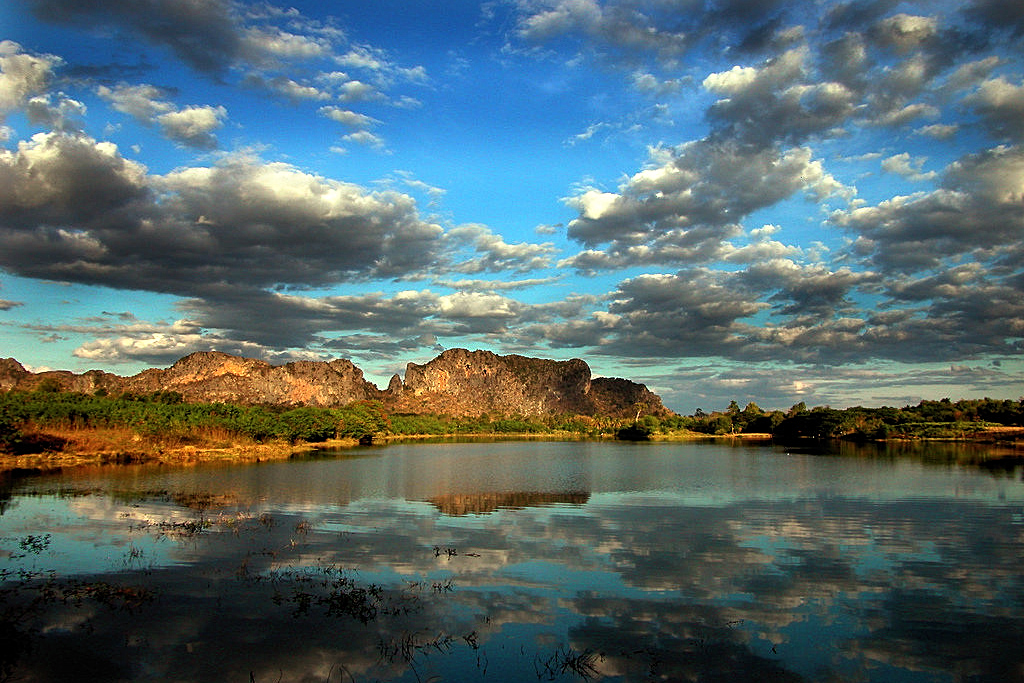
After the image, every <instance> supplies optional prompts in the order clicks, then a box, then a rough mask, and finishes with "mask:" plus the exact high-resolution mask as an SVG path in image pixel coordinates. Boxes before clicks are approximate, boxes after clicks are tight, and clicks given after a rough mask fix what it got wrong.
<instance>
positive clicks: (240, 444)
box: [0, 426, 355, 471]
mask: <svg viewBox="0 0 1024 683" xmlns="http://www.w3.org/2000/svg"><path fill="white" fill-rule="evenodd" d="M24 433H25V434H26V435H27V436H28V437H29V438H30V439H31V440H32V441H33V443H37V444H39V447H38V449H34V450H39V452H36V453H28V454H24V455H6V454H0V471H2V470H10V469H54V468H63V467H72V466H76V465H95V464H129V463H165V464H195V463H200V462H210V461H232V462H257V461H261V460H279V459H284V458H289V457H291V456H293V455H295V454H297V453H302V452H308V451H311V450H313V449H314V448H317V447H323V446H328V447H334V448H340V447H345V446H350V445H354V444H355V441H351V442H350V441H347V440H344V441H342V440H339V441H332V442H330V443H327V444H316V445H313V444H300V445H291V444H288V443H286V442H283V441H278V442H268V443H257V442H255V441H253V440H251V439H248V438H246V437H243V436H239V435H238V434H234V433H232V432H229V431H227V430H224V429H218V428H209V429H200V430H196V431H192V432H188V433H169V434H163V435H159V436H144V435H140V434H138V433H136V432H134V431H133V430H131V429H128V428H82V427H60V428H54V427H46V428H39V429H33V428H32V427H31V426H26V428H25V429H24Z"/></svg>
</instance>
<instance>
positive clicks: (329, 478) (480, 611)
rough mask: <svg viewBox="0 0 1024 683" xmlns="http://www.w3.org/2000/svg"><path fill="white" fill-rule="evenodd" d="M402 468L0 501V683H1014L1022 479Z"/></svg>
mask: <svg viewBox="0 0 1024 683" xmlns="http://www.w3.org/2000/svg"><path fill="white" fill-rule="evenodd" d="M952 455H955V453H952V451H948V450H934V449H933V450H931V451H929V452H926V453H925V454H924V456H925V457H922V454H920V453H918V454H909V455H904V454H893V453H884V452H882V453H880V452H876V451H870V452H868V451H850V452H847V453H844V454H843V455H841V456H837V455H820V454H811V453H795V452H786V451H785V450H784V449H780V448H774V447H727V446H718V445H701V444H664V443H652V444H625V443H589V442H565V443H561V442H559V443H552V442H539V443H535V442H505V443H438V444H415V445H393V446H390V447H387V448H369V449H361V450H356V451H351V452H347V453H344V454H334V455H331V456H329V457H321V458H316V459H308V460H298V461H288V462H273V463H262V464H254V465H236V466H229V467H225V466H204V467H194V468H189V469H173V468H166V467H164V468H154V467H121V468H107V469H95V470H83V471H80V472H75V473H68V474H64V475H61V476H50V477H30V478H20V479H8V480H7V481H6V482H5V483H4V484H3V487H2V489H0V513H2V514H0V568H2V571H3V576H4V581H3V583H2V587H0V591H2V592H0V609H2V610H3V612H2V615H0V617H2V620H0V643H2V645H0V680H4V679H5V678H6V679H9V680H18V681H69V680H74V681H118V680H126V681H216V682H218V683H221V682H225V681H238V682H239V683H246V682H247V681H255V682H258V683H262V682H265V681H266V682H271V683H272V682H275V681H281V682H284V683H291V682H294V681H317V682H319V683H323V682H324V681H328V682H329V681H335V682H337V681H346V682H347V681H351V682H353V683H363V682H365V681H419V682H426V681H440V680H453V681H477V680H478V681H488V682H491V681H549V680H565V681H571V680H577V681H579V680H587V679H590V680H608V681H615V680H621V681H652V680H693V681H802V680H806V681H893V682H902V681H914V682H918V681H993V682H996V681H998V682H999V683H1005V682H1011V681H1024V483H1022V476H1021V470H1020V468H1019V466H1018V467H1017V468H1016V469H1014V468H1013V467H1012V466H1011V467H1003V468H996V469H993V468H983V467H977V466H963V465H956V464H952V463H951V461H950V457H951V456H952Z"/></svg>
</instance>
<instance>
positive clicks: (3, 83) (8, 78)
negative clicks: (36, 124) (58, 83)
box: [0, 40, 61, 122]
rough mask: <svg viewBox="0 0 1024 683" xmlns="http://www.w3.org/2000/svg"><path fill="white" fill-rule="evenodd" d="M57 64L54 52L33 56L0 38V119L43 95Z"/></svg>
mask: <svg viewBox="0 0 1024 683" xmlns="http://www.w3.org/2000/svg"><path fill="white" fill-rule="evenodd" d="M60 64H61V60H60V58H59V57H56V56H54V55H32V54H29V53H27V52H25V51H24V50H23V49H22V47H21V45H19V44H18V43H15V42H14V41H11V40H4V41H0V122H2V121H3V120H4V115H5V114H6V113H8V112H10V111H14V110H16V109H21V108H23V107H25V106H26V105H27V104H28V102H29V101H30V100H31V99H32V98H33V97H36V96H39V95H44V94H46V93H47V92H48V90H49V87H50V83H51V81H52V80H53V74H54V70H55V69H56V68H57V67H58V66H59V65H60Z"/></svg>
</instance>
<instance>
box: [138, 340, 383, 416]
mask: <svg viewBox="0 0 1024 683" xmlns="http://www.w3.org/2000/svg"><path fill="white" fill-rule="evenodd" d="M125 390H126V391H132V392H136V393H149V392H152V391H161V390H166V391H177V392H179V393H181V395H182V396H184V398H185V400H187V401H211V402H217V401H219V402H223V403H264V404H279V405H313V406H337V405H344V404H346V403H352V402H353V401H365V400H371V399H376V398H380V394H381V392H380V391H379V390H378V389H377V387H375V386H374V385H373V384H372V383H370V382H367V381H366V380H364V379H363V371H362V370H360V369H359V368H357V367H356V366H355V365H353V364H352V362H351V361H349V360H344V359H338V360H333V361H331V362H329V363H324V362H320V361H298V362H294V363H288V364H286V365H271V364H270V363H266V362H264V361H261V360H256V359H254V358H242V357H239V356H232V355H229V354H226V353H220V352H216V351H210V352H200V353H193V354H191V355H189V356H185V357H184V358H182V359H181V360H179V361H178V362H177V363H175V364H174V365H172V366H171V367H169V368H167V369H166V370H146V371H144V372H141V373H139V374H138V375H135V376H134V377H129V378H127V379H126V380H125Z"/></svg>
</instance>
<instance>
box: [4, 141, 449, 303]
mask: <svg viewBox="0 0 1024 683" xmlns="http://www.w3.org/2000/svg"><path fill="white" fill-rule="evenodd" d="M0 179H2V181H3V182H2V189H0V226H2V229H0V240H2V243H3V247H4V248H3V249H0V251H2V252H3V257H2V259H3V264H2V265H3V266H4V267H6V268H8V269H9V270H11V271H12V272H17V273H21V274H26V275H31V276H35V277H49V278H53V279H58V280H70V281H79V282H92V283H99V284H107V285H109V286H115V287H118V286H127V287H131V288H133V289H139V288H141V289H148V290H151V291H162V292H172V293H178V294H188V293H194V292H198V291H204V290H207V289H215V288H216V287H217V286H218V284H219V283H224V282H231V283H233V284H235V285H246V286H251V287H267V286H273V285H275V284H295V285H300V286H315V285H324V284H329V283H333V282H340V281H347V280H352V279H359V278H365V277H370V276H375V277H399V276H402V275H404V274H407V273H409V272H410V271H412V270H416V269H419V268H423V267H425V266H427V265H429V264H430V263H431V261H432V259H433V258H434V253H435V251H436V249H437V243H438V239H439V238H440V236H441V233H442V230H441V228H440V227H439V226H437V225H435V224H431V223H428V222H426V221H424V220H422V219H421V218H420V217H419V216H418V214H417V211H416V207H415V202H414V201H413V200H412V198H410V197H408V196H407V195H402V194H399V193H397V192H369V191H367V190H365V189H364V188H361V187H359V186H357V185H353V184H349V183H343V182H339V181H336V180H331V179H328V178H323V177H320V176H314V175H310V174H308V173H305V172H303V171H300V170H299V169H297V168H295V167H293V166H289V165H286V164H282V163H264V162H261V161H259V160H258V159H254V158H249V157H244V156H237V155H236V156H228V157H225V158H224V159H223V160H222V161H221V162H220V163H219V164H217V165H215V166H210V167H186V168H181V169H178V170H175V171H173V172H171V173H169V174H166V175H163V176H153V175H149V174H148V173H147V171H146V169H144V168H143V167H141V166H139V165H138V164H136V163H134V162H131V161H129V160H127V159H125V158H124V157H123V156H121V154H120V152H119V151H118V149H117V148H116V147H115V146H114V145H112V144H110V143H101V142H96V141H94V140H92V139H90V138H85V137H76V136H67V135H59V134H39V135H36V136H35V137H34V138H33V139H32V140H31V141H28V142H24V143H21V144H20V145H19V148H18V150H17V151H15V152H7V151H5V152H3V153H2V154H0Z"/></svg>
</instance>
